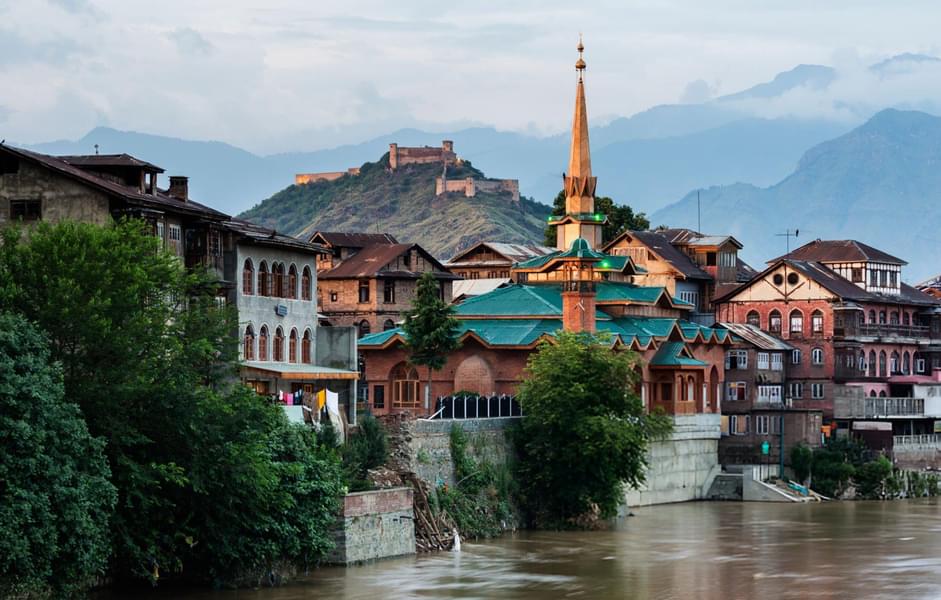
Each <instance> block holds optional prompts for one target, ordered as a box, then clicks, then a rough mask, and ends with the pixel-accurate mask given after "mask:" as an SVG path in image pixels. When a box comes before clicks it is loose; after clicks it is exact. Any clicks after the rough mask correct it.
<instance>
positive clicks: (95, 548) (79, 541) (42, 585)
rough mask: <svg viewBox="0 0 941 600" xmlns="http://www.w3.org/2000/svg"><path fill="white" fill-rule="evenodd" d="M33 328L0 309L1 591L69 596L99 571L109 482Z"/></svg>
mask: <svg viewBox="0 0 941 600" xmlns="http://www.w3.org/2000/svg"><path fill="white" fill-rule="evenodd" d="M103 448H104V443H103V442H102V441H101V440H99V439H96V438H93V437H92V436H91V435H89V433H88V429H87V427H86V426H85V421H84V419H82V415H81V412H80V411H79V410H78V408H77V407H76V406H75V405H74V404H71V403H69V402H66V401H65V399H64V390H63V386H62V373H61V371H60V370H59V368H58V367H57V366H53V365H52V364H50V361H49V349H48V346H47V343H46V340H45V339H43V336H42V334H41V333H40V332H39V330H38V329H37V328H36V327H34V326H33V325H31V324H30V323H28V322H27V321H26V320H25V319H23V318H22V317H19V316H14V315H11V314H9V313H0V597H8V596H14V595H28V594H37V595H46V594H48V595H52V596H56V597H61V596H67V595H71V594H74V593H77V592H80V591H82V590H83V589H84V588H86V587H88V586H89V585H90V584H92V583H93V582H94V580H95V578H96V577H98V576H100V575H102V574H103V573H104V568H105V565H106V561H107V558H108V555H109V552H110V541H109V535H108V519H109V516H110V515H111V511H112V508H113V507H114V503H115V490H114V486H112V485H111V483H110V482H109V481H108V477H109V476H110V472H109V470H108V465H107V463H106V461H105V458H104V452H103Z"/></svg>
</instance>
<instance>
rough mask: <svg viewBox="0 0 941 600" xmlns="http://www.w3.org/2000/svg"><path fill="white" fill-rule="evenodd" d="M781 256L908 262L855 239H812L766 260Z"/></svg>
mask: <svg viewBox="0 0 941 600" xmlns="http://www.w3.org/2000/svg"><path fill="white" fill-rule="evenodd" d="M781 258H790V259H793V260H812V261H817V262H822V263H828V262H856V261H873V262H881V263H889V264H895V265H907V264H908V263H907V262H905V261H904V260H902V259H901V258H897V257H895V256H892V255H891V254H889V253H887V252H883V251H882V250H879V249H878V248H873V247H872V246H869V245H867V244H864V243H862V242H859V241H856V240H814V241H812V242H808V243H806V244H804V245H803V246H801V247H800V248H797V249H795V250H792V251H791V252H790V254H786V255H784V256H779V257H778V258H775V259H772V260H770V261H768V262H769V263H772V262H777V261H778V260H779V259H781Z"/></svg>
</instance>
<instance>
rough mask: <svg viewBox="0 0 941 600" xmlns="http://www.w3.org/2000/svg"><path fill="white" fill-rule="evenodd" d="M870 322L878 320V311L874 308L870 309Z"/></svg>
mask: <svg viewBox="0 0 941 600" xmlns="http://www.w3.org/2000/svg"><path fill="white" fill-rule="evenodd" d="M869 322H870V323H875V322H876V311H874V310H870V311H869Z"/></svg>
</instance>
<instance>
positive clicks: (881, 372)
mask: <svg viewBox="0 0 941 600" xmlns="http://www.w3.org/2000/svg"><path fill="white" fill-rule="evenodd" d="M885 369H886V354H885V350H881V351H880V352H879V377H885Z"/></svg>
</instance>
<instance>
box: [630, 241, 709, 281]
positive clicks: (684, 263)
mask: <svg viewBox="0 0 941 600" xmlns="http://www.w3.org/2000/svg"><path fill="white" fill-rule="evenodd" d="M626 233H627V234H628V235H631V236H634V237H635V238H636V239H638V240H640V242H641V243H642V244H644V245H645V246H647V247H648V248H650V249H651V250H653V251H654V253H655V254H656V255H657V256H659V257H660V258H662V259H663V260H665V261H667V262H668V263H670V265H671V266H672V267H673V268H674V269H676V270H677V271H679V272H680V273H682V274H683V276H684V277H686V278H687V279H702V280H705V281H712V275H710V274H709V273H706V272H705V271H704V270H702V268H700V266H699V265H697V264H696V262H695V261H694V260H693V259H691V258H690V257H688V256H686V254H684V253H683V252H681V251H680V250H678V249H677V248H676V246H674V245H673V243H672V242H671V241H670V239H669V238H668V237H667V236H665V235H663V234H662V233H658V232H655V231H629V232H626Z"/></svg>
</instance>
